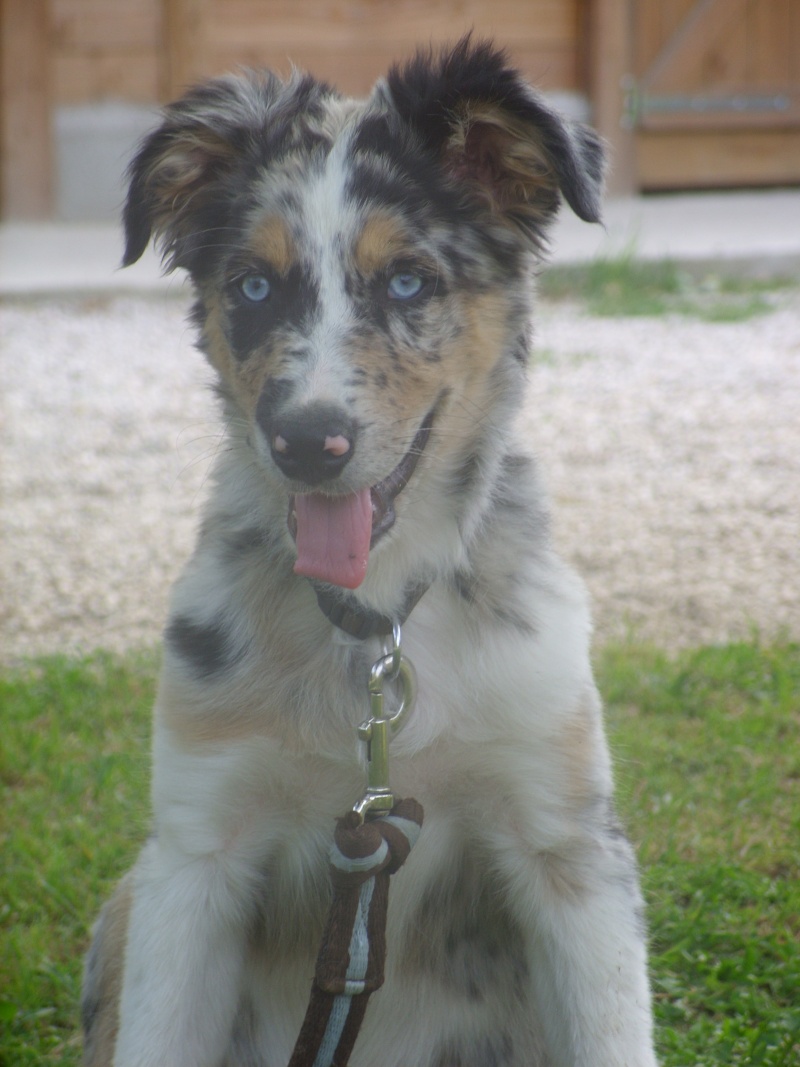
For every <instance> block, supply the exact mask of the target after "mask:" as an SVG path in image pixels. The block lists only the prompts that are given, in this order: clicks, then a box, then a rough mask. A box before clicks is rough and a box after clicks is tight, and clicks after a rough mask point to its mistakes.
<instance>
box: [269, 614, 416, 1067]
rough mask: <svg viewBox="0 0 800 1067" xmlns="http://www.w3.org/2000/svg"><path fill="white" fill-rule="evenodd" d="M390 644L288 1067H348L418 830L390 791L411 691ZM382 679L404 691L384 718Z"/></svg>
mask: <svg viewBox="0 0 800 1067" xmlns="http://www.w3.org/2000/svg"><path fill="white" fill-rule="evenodd" d="M393 638H394V640H393V647H392V649H391V650H390V651H388V652H385V653H384V655H383V656H382V657H381V658H380V659H379V660H378V661H377V662H376V663H375V664H374V666H373V668H372V672H371V674H370V682H369V693H370V707H371V712H372V714H371V717H370V718H369V720H368V721H367V722H365V723H363V724H362V725H361V726H360V727H359V728H358V735H359V737H360V739H361V740H362V741H363V742H364V743H365V745H366V748H367V788H366V791H365V793H364V795H363V797H362V798H361V800H359V801H358V803H357V804H355V805H354V807H353V810H352V811H349V812H347V814H346V815H345V816H344V817H343V818H341V819H339V820H337V824H336V831H335V834H334V841H333V845H332V847H331V855H330V877H331V884H332V886H333V900H332V902H331V908H330V911H329V913H328V920H327V923H326V925H325V931H324V933H323V935H322V943H321V945H320V950H319V955H318V956H317V964H316V969H315V972H314V982H313V985H312V988H311V999H310V1001H309V1005H308V1008H307V1010H306V1015H305V1019H304V1020H303V1025H302V1027H301V1029H300V1034H299V1036H298V1038H297V1042H296V1044H295V1047H294V1051H293V1052H292V1057H291V1059H290V1060H289V1067H347V1061H348V1058H349V1056H350V1053H351V1052H352V1049H353V1046H354V1044H355V1041H356V1038H357V1037H358V1032H359V1030H360V1028H361V1023H362V1022H363V1019H364V1013H365V1012H366V1010H367V1002H368V1000H369V998H370V996H371V994H372V993H374V992H375V990H376V989H379V988H380V987H381V986H382V985H383V980H384V964H385V960H386V917H387V907H388V902H389V878H390V877H391V876H392V875H393V874H394V873H395V871H397V870H399V869H400V867H401V866H402V865H403V863H404V862H405V860H406V858H407V856H408V854H409V852H410V851H411V849H412V847H413V845H414V843H415V842H416V840H417V838H418V836H419V832H420V827H421V826H422V817H423V812H422V806H421V805H420V804H419V803H417V801H416V800H413V799H411V798H408V799H406V800H398V801H395V798H394V797H393V795H392V793H391V791H390V789H389V780H388V776H389V762H388V742H389V736H390V734H391V733H394V732H396V731H397V730H398V729H399V728H400V726H401V725H402V722H403V719H404V716H405V714H406V713H407V712H408V711H409V710H410V707H411V704H412V703H413V700H414V695H415V688H416V687H415V681H414V673H413V671H412V669H411V666H410V664H409V663H408V661H407V660H406V659H405V658H404V657H403V656H402V654H401V652H400V627H399V626H395V627H394V630H393ZM384 680H389V681H394V680H398V681H399V683H400V685H401V687H402V700H401V703H400V706H399V708H398V709H397V711H395V712H394V714H393V715H390V716H388V717H387V716H386V715H385V714H384V708H383V683H384ZM367 819H368V820H369V821H365V820H367Z"/></svg>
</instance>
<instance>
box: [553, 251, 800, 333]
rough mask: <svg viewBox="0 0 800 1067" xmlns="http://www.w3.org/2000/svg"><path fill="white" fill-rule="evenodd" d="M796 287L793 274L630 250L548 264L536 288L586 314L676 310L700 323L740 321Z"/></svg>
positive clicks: (763, 310)
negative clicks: (691, 264) (704, 264)
mask: <svg viewBox="0 0 800 1067" xmlns="http://www.w3.org/2000/svg"><path fill="white" fill-rule="evenodd" d="M796 290H797V277H790V276H787V277H780V276H768V277H765V278H760V279H759V278H753V277H748V276H747V275H744V276H737V275H736V274H735V273H730V272H727V273H726V272H721V271H719V270H710V269H703V268H698V267H696V268H694V269H691V270H690V269H687V268H686V267H682V266H679V265H678V264H677V263H674V262H672V261H670V260H653V261H648V260H641V259H638V258H637V257H636V256H635V255H634V254H633V251H631V252H629V253H628V254H625V255H621V256H616V257H609V258H599V259H595V260H593V261H592V262H590V263H588V264H586V265H582V266H568V267H558V266H550V267H548V268H547V270H546V271H544V272H543V273H542V276H541V278H540V281H539V291H540V294H541V296H542V297H544V298H545V299H546V300H552V301H560V300H577V301H578V302H579V303H580V304H581V305H582V306H583V307H584V308H585V309H586V311H588V312H589V314H590V315H600V316H605V317H618V316H623V317H624V316H653V315H656V316H658V315H668V314H672V315H681V316H684V317H686V318H691V319H699V320H701V321H703V322H744V321H746V320H747V319H752V318H754V317H756V316H758V315H763V314H765V313H766V312H768V311H772V310H774V309H775V308H776V307H778V306H779V305H780V301H781V298H782V296H784V295H785V294H786V293H787V292H789V293H794V292H795V291H796Z"/></svg>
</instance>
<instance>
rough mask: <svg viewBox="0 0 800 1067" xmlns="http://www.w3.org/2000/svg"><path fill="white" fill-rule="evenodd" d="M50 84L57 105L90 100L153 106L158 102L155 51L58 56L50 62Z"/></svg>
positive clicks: (158, 78) (157, 68)
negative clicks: (120, 101) (51, 83)
mask: <svg viewBox="0 0 800 1067" xmlns="http://www.w3.org/2000/svg"><path fill="white" fill-rule="evenodd" d="M52 82H53V98H54V100H55V101H56V102H57V103H59V104H82V103H86V102H89V101H93V100H124V101H127V102H130V103H140V104H153V103H158V101H159V100H160V99H161V67H160V63H159V56H158V54H157V53H156V52H155V51H147V52H140V53H136V52H131V53H129V54H125V53H116V54H115V53H113V52H112V53H108V52H103V53H100V54H99V55H96V56H92V55H61V56H58V57H56V58H55V60H53V63H52Z"/></svg>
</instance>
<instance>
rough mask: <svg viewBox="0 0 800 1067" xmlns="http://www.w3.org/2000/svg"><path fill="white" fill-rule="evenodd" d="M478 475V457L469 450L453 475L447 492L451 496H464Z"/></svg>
mask: <svg viewBox="0 0 800 1067" xmlns="http://www.w3.org/2000/svg"><path fill="white" fill-rule="evenodd" d="M479 475H480V459H479V457H478V455H477V454H476V453H475V452H470V453H469V455H467V456H466V457H465V459H464V460H463V461H462V463H461V466H460V467H459V468H458V470H457V471H456V472H455V474H454V475H453V477H452V479H451V480H450V483H449V486H448V492H450V493H451V494H452V495H453V496H464V495H466V494H467V493H469V492H470V491H471V490H472V488H473V487H474V485H475V483H476V481H477V479H478V476H479Z"/></svg>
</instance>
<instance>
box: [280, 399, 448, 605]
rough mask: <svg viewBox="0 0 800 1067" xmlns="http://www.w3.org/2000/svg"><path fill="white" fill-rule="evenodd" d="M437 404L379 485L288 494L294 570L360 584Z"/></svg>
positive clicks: (392, 515) (422, 446) (307, 575)
mask: <svg viewBox="0 0 800 1067" xmlns="http://www.w3.org/2000/svg"><path fill="white" fill-rule="evenodd" d="M435 414H436V407H435V406H434V407H433V408H432V409H431V410H430V411H429V412H428V414H427V415H426V416H425V419H424V420H423V422H422V425H421V426H420V428H419V430H418V431H417V433H416V435H415V437H414V440H413V441H412V442H411V447H410V448H409V450H408V451H407V452H406V454H405V455H404V456H403V458H402V459H401V460H400V462H399V463H398V464H397V466H396V467H395V468H394V470H393V471H392V472H391V473H390V474H388V475H387V476H386V477H385V478H384V479H383V480H382V481H380V482H378V484H377V485H373V486H368V487H367V488H365V489H361V490H359V491H358V492H355V493H346V494H345V493H340V494H337V495H330V494H326V493H298V494H297V495H295V496H292V497H290V499H289V516H288V526H289V533H290V534H291V535H292V537H293V538H294V541H295V544H296V546H297V560H296V562H295V565H294V572H295V574H300V575H303V577H305V578H316V579H317V580H318V581H322V582H328V583H329V584H330V585H339V586H342V587H344V588H345V589H355V588H357V587H358V586H359V585H361V583H362V582H363V580H364V576H365V574H366V573H367V563H368V562H369V552H370V549H371V548H372V547H373V546H374V545H375V544H376V543H377V542H378V541H379V540H380V538H381V537H383V535H384V534H385V533H386V532H387V530H390V529H391V528H392V526H394V523H395V519H396V518H397V516H396V513H395V509H394V502H395V499H396V498H397V497H398V495H399V494H400V493H401V492H402V491H403V490H404V489H405V487H406V486H407V485H408V483H409V481H410V479H411V476H412V475H413V473H414V471H415V470H416V467H417V463H418V462H419V459H420V456H421V455H422V453H423V452H424V451H425V447H426V445H427V444H428V439H429V438H430V434H431V429H432V427H433V421H434V417H435Z"/></svg>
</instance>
